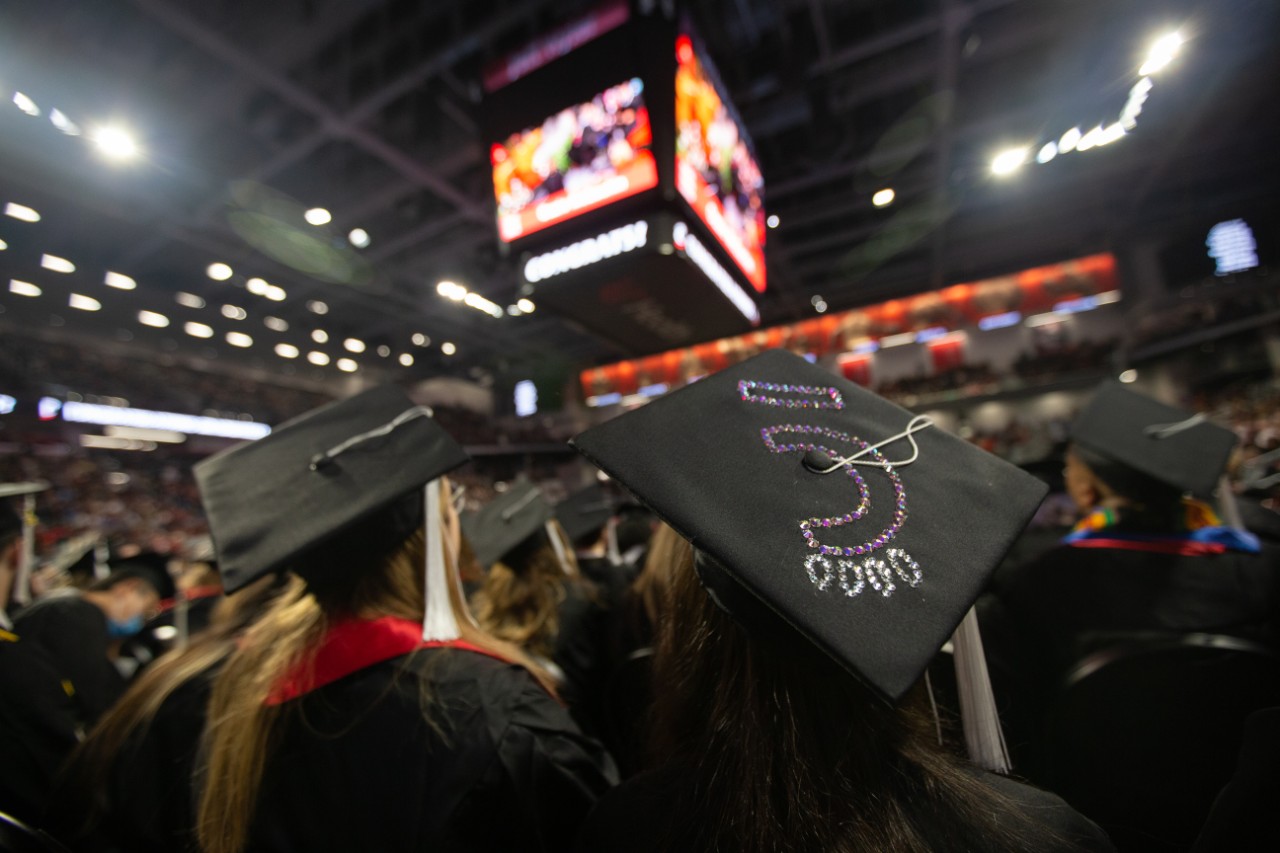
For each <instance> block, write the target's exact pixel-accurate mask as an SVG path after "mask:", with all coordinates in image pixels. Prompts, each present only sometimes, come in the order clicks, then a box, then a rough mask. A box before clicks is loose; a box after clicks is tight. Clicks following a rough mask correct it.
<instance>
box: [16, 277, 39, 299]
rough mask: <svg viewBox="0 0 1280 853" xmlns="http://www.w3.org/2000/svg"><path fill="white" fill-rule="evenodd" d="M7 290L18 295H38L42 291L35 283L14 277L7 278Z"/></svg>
mask: <svg viewBox="0 0 1280 853" xmlns="http://www.w3.org/2000/svg"><path fill="white" fill-rule="evenodd" d="M9 292H10V293H13V294H17V295H18V296H39V295H40V294H41V293H44V291H43V290H41V289H40V288H39V287H37V286H36V285H34V284H32V283H31V282H29V281H18V280H17V279H16V278H11V279H9Z"/></svg>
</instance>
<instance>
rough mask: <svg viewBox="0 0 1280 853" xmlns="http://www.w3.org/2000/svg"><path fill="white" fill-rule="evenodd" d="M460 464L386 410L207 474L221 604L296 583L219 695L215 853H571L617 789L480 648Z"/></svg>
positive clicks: (247, 635) (420, 422) (540, 694)
mask: <svg viewBox="0 0 1280 853" xmlns="http://www.w3.org/2000/svg"><path fill="white" fill-rule="evenodd" d="M466 460H467V456H466V454H465V452H464V451H463V450H462V448H461V446H459V445H458V444H457V442H455V441H454V440H453V439H452V438H450V437H449V436H448V434H446V433H445V432H444V430H442V429H441V428H440V427H439V426H438V425H437V424H436V422H435V421H434V419H433V418H432V415H431V410H430V409H428V408H426V407H422V406H416V405H414V403H413V402H412V401H411V400H410V399H409V398H408V397H407V396H406V395H405V394H404V392H402V391H400V390H398V389H396V388H393V387H390V386H384V387H378V388H373V389H370V390H368V391H365V392H363V393H360V394H357V395H355V396H353V397H351V398H348V399H346V400H343V401H339V402H336V403H332V404H330V405H328V406H324V407H322V408H319V409H316V410H314V411H312V412H310V413H308V414H306V415H303V416H301V417H299V418H297V419H295V420H293V421H290V422H288V423H286V424H284V425H283V426H281V427H278V428H277V429H276V430H275V431H274V432H273V433H272V434H271V435H269V436H267V437H265V438H262V439H260V440H258V441H255V442H253V443H250V444H246V445H241V446H239V447H236V448H232V449H231V450H229V451H226V452H224V453H221V454H219V455H217V456H214V457H211V458H209V459H207V460H204V461H203V462H201V463H199V464H198V465H197V466H196V468H195V474H196V481H197V485H198V487H199V489H200V494H201V497H202V499H203V501H204V505H205V509H206V512H207V514H208V518H209V526H210V530H211V533H212V535H213V539H214V543H215V546H216V549H217V554H218V564H219V567H220V569H221V572H222V578H223V584H224V588H225V589H226V590H227V592H228V593H229V594H231V595H235V594H236V592H237V590H240V589H243V588H245V587H246V585H248V584H251V583H252V582H253V581H255V580H257V579H258V578H261V577H264V576H267V575H270V574H288V575H290V576H293V577H297V578H299V579H301V581H302V582H301V584H290V585H289V587H288V588H286V590H285V591H284V592H283V593H282V594H281V595H280V596H279V597H277V598H276V599H275V600H273V601H272V602H271V604H270V605H269V606H268V607H267V608H266V610H265V612H264V613H263V614H262V615H261V616H260V617H259V618H258V619H257V620H256V621H254V622H253V624H252V625H251V626H249V627H248V629H247V630H245V631H244V633H243V635H242V636H241V638H240V639H239V640H238V641H237V643H236V644H235V648H234V650H233V651H231V653H230V654H229V655H228V656H227V657H226V659H225V661H223V663H222V664H221V667H220V669H219V671H218V673H217V675H216V676H215V677H214V678H213V680H212V688H211V692H210V698H209V703H208V709H207V720H208V723H207V725H206V726H205V728H204V733H203V738H202V742H201V744H200V753H199V754H200V756H201V761H200V764H199V768H198V770H197V780H196V784H195V789H196V791H198V796H197V797H196V807H195V835H196V837H197V839H198V843H199V849H200V850H201V851H202V853H242V851H247V850H254V851H260V850H273V851H312V850H379V851H385V852H386V853H395V851H410V850H422V849H432V850H440V851H451V850H457V851H463V850H516V849H519V850H533V851H551V850H560V849H564V848H565V847H566V846H567V845H568V844H569V843H570V841H571V839H572V838H573V837H574V835H575V833H576V832H577V830H578V828H579V826H580V825H581V822H582V820H583V818H584V816H585V815H586V813H587V811H588V810H589V809H590V808H591V806H592V804H593V803H594V802H595V800H596V799H597V798H598V797H599V796H600V794H602V793H603V792H604V791H605V790H606V789H607V788H608V787H609V786H610V785H611V784H613V783H614V781H615V780H616V772H615V770H614V768H613V765H612V762H611V761H610V760H609V758H608V757H607V755H605V754H604V752H603V750H602V749H601V748H600V747H599V745H598V744H596V743H595V742H594V741H591V740H590V739H588V738H586V737H584V736H583V735H582V734H581V733H580V732H579V730H578V729H577V727H576V726H575V725H574V723H573V721H572V720H571V719H570V718H569V716H568V713H567V712H566V711H565V709H564V708H563V706H562V705H561V704H560V703H559V702H558V701H557V698H556V695H555V692H554V687H553V686H552V684H551V681H550V679H548V678H547V677H546V675H545V673H544V672H542V670H541V669H540V668H539V667H537V666H536V664H534V663H533V662H532V661H531V660H530V659H529V658H528V657H527V656H525V655H524V653H523V652H521V651H520V650H519V649H518V648H516V647H515V646H513V645H511V644H509V643H505V642H502V641H500V640H498V639H496V638H495V637H493V636H492V635H491V634H488V633H486V632H485V631H483V630H481V629H480V628H479V627H477V626H476V625H475V624H474V623H473V622H472V620H471V618H470V616H469V614H468V612H467V610H466V608H465V603H464V601H463V600H462V596H461V587H460V584H459V582H458V575H457V562H456V560H457V553H458V547H459V525H458V518H457V514H456V513H455V512H454V510H453V507H452V503H451V501H450V488H449V482H448V478H447V477H446V474H447V473H448V472H449V471H451V470H452V469H454V468H456V467H458V466H459V465H461V464H463V463H464V462H465V461H466Z"/></svg>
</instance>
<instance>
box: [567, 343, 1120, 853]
mask: <svg viewBox="0 0 1280 853" xmlns="http://www.w3.org/2000/svg"><path fill="white" fill-rule="evenodd" d="M572 443H573V444H574V446H575V447H576V448H577V449H578V450H579V451H580V452H582V453H583V454H584V455H585V456H586V457H587V458H588V459H590V460H591V461H592V462H594V463H595V464H596V465H598V466H599V467H600V468H601V469H602V470H604V471H605V472H606V473H607V474H609V475H610V476H611V477H613V478H614V479H616V480H618V481H619V482H621V483H623V484H624V485H625V486H626V487H627V488H628V489H630V490H631V491H632V493H634V494H635V495H636V496H637V497H638V498H639V499H641V500H643V501H644V502H645V503H646V504H647V505H648V506H650V507H651V508H652V509H653V510H654V511H655V512H656V513H657V514H658V515H659V516H660V517H661V518H662V519H663V520H664V521H666V522H667V523H668V524H669V525H670V526H671V527H672V528H673V529H674V530H675V531H676V532H678V533H679V534H680V535H681V536H683V537H684V538H685V539H686V540H688V541H689V542H690V543H691V545H692V547H691V548H689V549H688V550H687V551H685V552H684V554H683V556H682V557H681V558H680V565H679V566H677V567H676V569H675V571H674V575H673V580H672V583H673V587H672V589H671V594H670V596H669V597H668V603H669V605H670V608H671V609H670V611H669V612H668V613H667V614H665V618H664V619H663V620H662V621H661V622H660V624H659V626H658V633H659V638H658V653H657V659H656V660H655V674H656V678H655V684H660V685H661V690H659V691H657V694H658V695H657V701H658V707H657V709H656V712H655V720H654V732H653V735H654V747H655V757H656V758H657V759H658V760H657V763H656V764H655V766H654V768H653V769H651V770H649V771H646V772H645V773H642V774H640V775H638V776H636V777H634V778H632V779H631V780H628V781H627V782H624V783H623V784H622V785H621V786H620V787H619V788H617V789H615V791H614V792H612V793H611V794H610V795H608V796H606V797H605V798H604V799H602V800H601V802H600V804H599V805H598V806H597V808H596V810H595V812H594V813H593V815H592V817H591V819H590V820H589V821H588V824H587V826H586V827H585V828H584V831H583V834H582V836H581V838H580V842H579V845H578V849H579V850H580V851H586V853H595V852H596V851H610V853H624V852H625V851H631V850H636V851H639V850H644V851H668V850H669V851H675V850H679V851H713V850H734V851H743V853H765V851H777V850H823V851H840V852H841V853H852V851H929V850H968V851H1022V850H1037V851H1066V850H1110V849H1112V848H1111V845H1110V843H1109V841H1108V840H1107V838H1106V836H1105V835H1104V834H1102V833H1101V831H1100V830H1098V829H1097V827H1096V826H1094V825H1093V824H1092V823H1090V822H1089V821H1088V820H1086V819H1085V818H1083V817H1081V816H1080V815H1078V814H1077V813H1075V812H1074V811H1072V810H1071V809H1070V808H1069V807H1068V806H1067V805H1066V804H1065V803H1063V802H1062V801H1061V800H1060V799H1058V798H1057V797H1054V796H1053V795H1051V794H1047V793H1044V792H1041V791H1038V790H1036V789H1034V788H1031V787H1029V786H1026V785H1023V784H1020V783H1018V782H1015V781H1013V780H1011V779H1009V778H1007V777H1005V776H1003V775H999V774H998V773H995V772H991V771H992V770H1007V760H1006V759H1005V757H1004V756H1003V750H1002V749H1001V740H1000V736H999V723H998V720H997V719H996V718H995V716H994V708H993V703H992V701H991V698H990V685H989V683H987V682H986V678H985V669H984V667H983V666H982V664H981V660H982V657H981V640H980V638H979V636H978V633H977V629H976V621H975V620H974V618H973V616H972V613H971V610H970V608H971V604H972V602H973V601H974V599H976V598H977V596H978V594H979V592H980V591H981V589H982V587H983V585H984V583H985V582H986V580H987V578H988V577H989V575H990V573H991V571H992V569H993V568H994V566H995V564H996V563H997V562H998V561H999V559H1000V558H1001V556H1003V554H1004V553H1005V551H1006V550H1007V549H1008V547H1009V545H1010V543H1011V542H1012V540H1013V539H1014V537H1015V536H1016V535H1017V534H1018V532H1019V531H1020V530H1021V528H1022V526H1023V525H1024V524H1025V523H1026V521H1027V520H1028V519H1029V518H1030V517H1031V515H1032V513H1033V511H1034V510H1035V507H1036V505H1037V504H1038V503H1039V501H1040V499H1041V498H1042V497H1043V495H1044V487H1043V485H1042V484H1040V483H1039V482H1038V481H1036V480H1035V479H1034V478H1032V477H1030V476H1029V475H1027V474H1025V473H1023V472H1021V471H1019V470H1017V469H1016V468H1014V467H1013V466H1011V465H1009V464H1007V463H1005V462H1003V461H1001V460H999V459H997V458H996V457H994V456H991V455H989V454H987V453H985V452H983V451H981V450H980V449H978V448H976V447H973V446H971V445H969V444H967V443H965V442H964V441H962V440H960V439H958V438H955V437H954V436H951V435H948V434H946V433H944V432H942V431H941V430H939V429H937V428H935V427H933V426H932V423H931V422H930V421H929V420H928V419H927V418H921V417H914V418H913V417H912V415H911V413H910V412H907V411H905V410H903V409H901V408H899V407H897V406H895V405H893V404H892V403H889V402H887V401H885V400H882V399H880V398H878V397H876V396H875V395H874V394H872V393H870V392H868V391H866V390H864V389H862V388H860V387H858V386H857V385H854V384H853V383H851V382H847V381H845V380H843V379H840V378H838V377H834V376H832V375H831V374H829V373H827V372H825V371H823V370H821V369H820V368H817V367H815V366H813V365H810V364H808V362H806V361H804V360H803V359H801V358H799V357H797V356H794V355H792V354H790V353H786V352H781V351H773V352H768V353H765V354H763V355H760V356H758V357H756V358H753V359H750V360H747V361H745V362H742V363H741V364H738V365H735V366H733V367H730V368H728V369H726V370H724V371H721V372H720V373H717V374H715V375H714V376H711V377H709V378H707V379H705V380H703V381H701V382H699V383H697V384H696V385H692V386H689V387H687V388H684V389H681V390H679V391H677V392H675V393H673V394H669V395H667V396H665V397H663V398H661V399H659V400H656V401H654V402H653V403H651V404H649V405H648V406H644V407H643V408H640V409H637V410H635V411H633V412H629V413H627V414H624V415H622V416H620V417H618V418H615V419H613V420H611V421H609V422H607V423H605V424H603V425H601V426H598V427H595V428H593V429H591V430H588V431H587V432H585V433H583V434H582V435H579V436H578V437H576V438H575V439H574V440H573V442H572ZM966 614H968V615H966ZM949 637H953V638H954V639H953V642H954V643H955V645H956V654H957V671H958V676H960V677H961V682H962V684H963V685H964V686H965V689H963V690H962V691H961V692H962V695H964V696H968V697H969V699H970V700H972V701H967V702H966V703H965V707H964V709H963V710H964V718H965V731H966V743H967V745H968V747H969V751H970V754H971V756H973V759H974V762H975V763H970V762H966V761H962V760H960V759H958V758H956V757H954V756H953V755H952V754H951V753H950V752H948V751H946V750H944V749H943V748H942V747H941V746H940V744H939V735H938V731H939V730H938V729H937V728H935V724H934V722H933V720H931V719H930V715H929V713H928V710H927V709H928V708H929V705H928V700H927V693H926V691H925V688H924V687H923V686H922V683H921V678H922V675H923V674H924V672H925V670H926V667H927V666H928V664H929V662H930V660H931V659H932V658H933V657H934V656H935V654H936V653H937V651H938V649H939V647H941V646H942V645H943V643H944V642H945V641H946V640H947V639H948V638H949ZM983 768H985V769H983Z"/></svg>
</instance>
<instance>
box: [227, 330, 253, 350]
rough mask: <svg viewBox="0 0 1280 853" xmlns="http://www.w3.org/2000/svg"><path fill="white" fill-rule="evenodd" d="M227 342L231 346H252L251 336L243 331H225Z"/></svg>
mask: <svg viewBox="0 0 1280 853" xmlns="http://www.w3.org/2000/svg"><path fill="white" fill-rule="evenodd" d="M227 343H229V344H231V345H232V346H233V347H251V346H253V338H251V337H249V336H248V335H246V334H245V333H244V332H227Z"/></svg>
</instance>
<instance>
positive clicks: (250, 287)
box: [244, 276, 271, 296]
mask: <svg viewBox="0 0 1280 853" xmlns="http://www.w3.org/2000/svg"><path fill="white" fill-rule="evenodd" d="M270 286H271V285H269V284H267V282H266V279H261V278H258V277H256V276H255V277H254V278H251V279H249V280H248V281H246V282H245V283H244V289H245V290H247V291H249V292H250V293H252V294H253V295H254V296H265V295H266V293H267V288H269V287H270Z"/></svg>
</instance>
